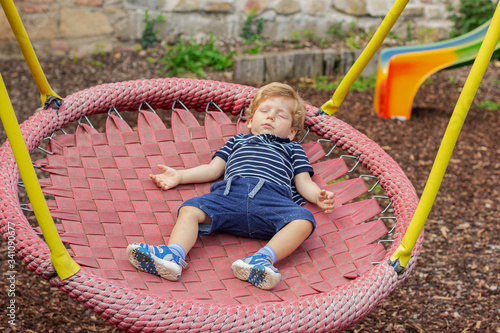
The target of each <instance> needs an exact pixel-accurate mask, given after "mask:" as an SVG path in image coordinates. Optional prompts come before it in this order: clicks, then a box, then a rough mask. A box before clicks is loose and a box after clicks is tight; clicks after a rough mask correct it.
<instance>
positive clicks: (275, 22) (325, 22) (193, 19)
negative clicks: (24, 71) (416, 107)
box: [0, 0, 460, 58]
mask: <svg viewBox="0 0 500 333" xmlns="http://www.w3.org/2000/svg"><path fill="white" fill-rule="evenodd" d="M393 1H394V0H347V1H346V0H14V3H15V5H16V7H17V9H18V11H19V13H20V15H21V19H22V21H23V22H24V25H25V27H26V30H27V32H28V35H29V36H30V39H31V41H32V43H33V46H34V48H35V51H36V52H37V54H38V56H39V57H46V56H76V57H83V56H85V55H88V54H91V53H95V52H101V51H105V52H109V51H113V50H116V49H119V48H123V47H133V46H134V44H137V43H138V40H139V38H140V36H141V34H142V31H143V29H144V12H145V11H146V10H148V11H149V13H150V16H151V17H152V18H155V17H157V16H158V15H163V16H164V17H165V18H166V20H165V22H161V23H159V24H157V27H158V29H159V33H158V37H160V38H161V39H162V40H165V41H175V40H176V39H178V38H182V37H184V36H195V37H196V36H200V35H203V34H207V33H213V34H214V35H215V36H217V37H219V38H221V39H227V38H233V39H234V38H238V37H239V35H240V33H241V31H242V27H243V24H244V22H245V19H246V18H247V16H248V13H249V12H250V10H251V9H252V8H254V9H255V10H256V13H257V18H263V19H264V29H263V32H262V34H261V35H262V36H263V37H266V38H271V39H276V40H282V39H289V38H291V37H292V36H293V35H294V34H295V35H296V34H297V32H299V33H300V32H304V31H314V32H315V34H316V36H318V37H322V36H325V34H326V32H327V31H328V29H329V28H330V27H331V26H332V25H333V24H335V23H338V22H341V21H343V22H344V27H347V26H349V24H355V25H357V26H358V27H359V28H362V29H365V30H368V29H369V28H372V27H378V25H379V24H380V22H381V21H382V19H383V17H384V16H385V14H386V13H387V12H388V10H389V8H390V7H391V6H392V3H393ZM459 3H460V1H459V0H410V2H409V4H408V5H407V7H406V9H405V10H404V12H403V14H402V17H401V18H400V19H399V20H398V22H397V24H396V26H395V28H394V29H393V31H394V32H395V33H396V34H399V35H400V36H406V34H407V29H408V27H410V28H411V29H412V30H413V31H414V33H416V32H418V31H419V29H420V30H421V29H426V30H427V31H431V34H432V39H433V40H437V39H442V38H446V37H447V36H448V34H449V31H450V28H451V27H452V22H451V21H450V20H449V17H450V15H451V14H452V12H449V11H447V10H446V7H447V6H451V7H452V8H457V6H458V4H459ZM17 56H19V50H18V48H17V44H16V42H15V39H14V36H13V34H12V32H11V31H10V26H9V24H8V22H7V19H6V17H5V15H4V13H3V12H1V13H0V58H8V57H17Z"/></svg>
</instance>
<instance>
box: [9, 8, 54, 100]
mask: <svg viewBox="0 0 500 333" xmlns="http://www.w3.org/2000/svg"><path fill="white" fill-rule="evenodd" d="M0 4H1V5H2V8H3V10H4V12H5V15H6V16H7V20H8V21H9V24H10V27H11V29H12V31H13V32H14V35H15V36H16V40H17V44H18V45H19V48H20V49H21V52H22V53H23V56H24V59H25V61H26V63H27V64H28V67H29V69H30V72H31V75H33V79H34V80H35V83H36V85H37V86H38V90H40V97H41V99H42V105H45V102H46V100H47V96H53V97H56V98H58V99H60V100H62V98H61V97H59V96H58V95H57V94H56V93H55V92H54V91H53V90H52V88H51V87H50V85H49V82H48V81H47V78H46V77H45V74H44V73H43V70H42V67H41V66H40V62H39V61H38V58H37V56H36V54H35V51H34V50H33V46H32V45H31V42H30V39H29V37H28V34H27V33H26V29H25V28H24V25H23V23H22V21H21V18H20V17H19V13H18V12H17V9H16V6H15V5H14V2H13V1H12V0H0Z"/></svg>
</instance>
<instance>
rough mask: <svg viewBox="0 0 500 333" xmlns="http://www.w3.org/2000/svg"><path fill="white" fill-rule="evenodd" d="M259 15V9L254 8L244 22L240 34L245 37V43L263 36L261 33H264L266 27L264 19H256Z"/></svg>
mask: <svg viewBox="0 0 500 333" xmlns="http://www.w3.org/2000/svg"><path fill="white" fill-rule="evenodd" d="M256 15H257V11H256V10H255V9H252V10H251V11H250V12H249V13H248V15H247V18H246V20H245V23H243V28H242V31H241V34H240V37H241V38H243V41H244V42H245V43H250V42H253V41H255V40H259V39H261V38H262V36H261V35H260V34H261V33H262V29H263V28H264V19H262V18H261V19H258V20H256V19H255V16H256Z"/></svg>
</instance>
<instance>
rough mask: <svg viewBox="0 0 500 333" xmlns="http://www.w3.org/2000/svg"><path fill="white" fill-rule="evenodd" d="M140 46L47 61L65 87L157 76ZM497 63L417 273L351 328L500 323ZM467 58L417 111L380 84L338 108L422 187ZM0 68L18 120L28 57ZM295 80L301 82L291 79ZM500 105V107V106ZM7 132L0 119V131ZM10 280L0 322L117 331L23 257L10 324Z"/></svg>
mask: <svg viewBox="0 0 500 333" xmlns="http://www.w3.org/2000/svg"><path fill="white" fill-rule="evenodd" d="M145 58H146V57H145V56H143V55H140V54H138V53H137V52H129V53H116V54H107V55H101V56H97V55H96V56H94V57H92V58H89V59H80V60H79V61H78V62H76V63H75V62H73V61H71V60H66V61H64V62H63V61H61V60H51V61H48V60H46V61H42V67H43V68H44V70H45V72H46V75H47V78H48V81H49V82H50V83H51V85H52V88H53V89H54V90H55V91H56V92H58V94H59V95H61V96H67V95H69V94H71V93H73V92H76V91H79V90H82V89H84V88H87V87H92V86H95V85H97V84H101V83H107V82H118V81H123V80H131V79H143V78H154V77H160V76H161V75H160V74H158V69H159V66H158V65H155V64H153V63H150V62H148V61H146V59H145ZM499 66H500V65H498V64H497V66H495V65H494V64H493V63H491V64H490V65H489V68H488V71H487V73H486V75H485V77H484V79H483V83H482V84H481V87H480V88H479V91H478V94H477V96H476V98H475V99H474V103H473V106H472V108H471V110H470V113H469V116H468V118H467V120H466V123H465V125H464V128H463V131H462V133H461V135H460V137H459V141H458V144H457V147H456V149H455V152H454V153H453V156H452V158H451V161H450V164H449V167H448V171H447V174H446V175H445V177H444V181H443V184H442V186H441V189H440V192H439V194H438V197H437V200H436V202H435V204H434V207H433V210H432V212H431V214H430V216H429V219H428V221H427V224H426V228H425V242H424V244H423V248H422V250H421V253H420V256H419V259H418V262H417V266H416V268H415V269H414V270H413V272H412V274H411V276H410V277H409V278H408V279H407V280H406V281H405V282H404V283H403V284H402V285H400V286H399V288H398V289H396V290H395V291H394V292H392V294H391V295H390V296H389V297H388V298H386V299H385V300H384V301H383V302H382V303H381V304H380V305H379V306H378V307H376V308H375V309H374V310H373V311H372V312H371V313H370V314H369V315H368V316H367V317H366V318H365V319H363V320H362V321H361V322H360V323H358V324H357V325H355V326H353V327H351V328H350V329H348V330H347V331H348V332H493V333H500V324H499V323H500V308H499V306H498V304H500V286H499V281H500V262H499V260H498V257H499V255H500V224H499V215H500V214H499V207H500V187H499V184H500V134H499V131H498V129H499V126H500V110H498V109H497V110H489V109H486V108H480V107H478V106H477V104H478V103H480V102H481V101H484V100H491V101H493V102H495V103H497V104H498V103H500V99H499V98H500V97H499V96H500V83H499V81H498V79H499V78H500V67H499ZM469 69H470V66H468V67H461V68H456V69H452V70H446V71H442V72H439V73H436V74H434V75H433V76H432V77H431V80H428V81H427V83H426V84H425V85H423V86H422V87H421V88H420V90H419V92H418V94H417V96H416V98H415V101H414V104H413V112H412V118H411V120H409V121H405V122H401V121H396V120H384V119H380V118H378V117H377V116H376V115H375V114H374V113H373V107H372V104H373V90H368V91H366V92H357V91H351V92H349V94H348V95H347V97H346V100H345V101H344V103H343V105H342V107H341V109H340V110H339V112H338V113H337V117H339V118H340V119H342V120H344V121H346V122H347V123H349V124H351V125H353V126H354V127H356V128H357V129H358V130H360V131H361V132H363V133H365V134H366V135H368V137H370V138H372V139H373V140H374V141H375V142H377V143H378V144H379V145H380V146H381V147H383V148H384V149H385V150H386V151H387V152H388V154H389V155H391V156H392V157H393V158H394V159H395V160H396V161H397V162H398V163H399V165H400V166H401V167H402V169H403V170H404V172H405V173H406V174H407V176H408V177H409V179H410V180H411V181H412V183H413V184H414V186H415V188H416V190H417V193H418V195H419V196H420V195H421V194H422V191H423V188H424V185H425V182H426V180H427V176H428V175H429V172H430V170H431V167H432V163H433V161H434V157H435V155H436V152H437V149H438V146H439V144H440V142H441V138H442V135H443V133H444V130H445V128H446V126H447V124H448V120H449V118H450V116H451V113H452V111H453V109H454V106H455V102H456V101H457V99H458V96H459V93H460V90H461V87H462V86H463V84H464V82H465V79H466V76H467V74H468V71H469ZM0 73H1V74H2V76H3V79H4V81H5V83H6V85H7V89H8V92H9V95H10V98H11V100H12V102H13V105H14V109H15V110H16V112H17V114H18V117H19V118H20V120H24V119H26V118H27V117H28V116H29V115H31V114H32V113H33V112H34V111H35V110H36V108H37V107H38V106H39V103H40V99H39V95H38V91H37V88H36V86H35V85H34V83H32V82H33V81H32V78H31V76H30V74H29V72H28V70H27V66H26V64H25V63H24V61H22V60H13V61H2V62H0ZM209 78H210V79H216V80H230V79H228V75H227V73H210V74H209ZM289 83H290V84H292V85H293V86H295V87H297V86H298V84H299V82H298V81H295V82H289ZM306 83H308V85H309V86H310V87H308V88H300V89H299V90H300V92H301V94H302V95H303V97H304V98H305V99H306V100H308V101H309V102H310V104H312V105H316V106H320V105H321V104H323V102H325V101H326V100H328V99H329V98H330V97H331V94H332V93H333V92H332V91H319V90H317V89H315V88H313V86H314V81H313V80H306ZM497 108H498V107H497ZM4 139H5V132H4V131H3V127H2V126H0V141H2V142H3V141H4ZM6 258H7V247H6V243H5V242H4V241H3V239H2V240H1V241H0V272H2V273H4V272H5V271H7V268H6V263H5V261H6V260H5V259H6ZM7 290H8V281H7V280H6V278H5V276H4V275H3V274H2V277H1V278H0V295H1V297H0V331H2V332H5V333H8V332H37V333H38V332H40V333H41V332H119V330H118V329H116V328H115V327H113V326H111V325H109V324H108V323H107V322H105V321H104V320H103V319H101V318H100V317H99V316H98V315H96V314H94V313H93V312H92V311H91V310H88V309H86V308H85V307H84V306H83V305H82V304H80V303H78V302H76V301H74V300H72V299H69V297H68V296H66V294H64V293H62V292H60V291H59V290H58V289H56V288H54V287H52V286H50V284H49V283H48V282H46V281H45V280H43V279H42V278H40V277H38V276H36V275H35V274H34V273H31V272H29V271H28V270H27V269H26V267H25V266H24V265H23V264H22V263H21V261H20V260H18V263H17V275H16V298H15V300H16V306H17V309H16V326H11V325H9V324H8V317H6V312H7V303H6V302H7V300H8V299H9V298H8V296H7Z"/></svg>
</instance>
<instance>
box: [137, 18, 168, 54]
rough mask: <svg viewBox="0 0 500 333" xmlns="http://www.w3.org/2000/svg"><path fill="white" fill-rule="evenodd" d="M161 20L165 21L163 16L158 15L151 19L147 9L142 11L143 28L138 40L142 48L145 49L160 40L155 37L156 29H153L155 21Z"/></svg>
mask: <svg viewBox="0 0 500 333" xmlns="http://www.w3.org/2000/svg"><path fill="white" fill-rule="evenodd" d="M163 21H165V17H164V16H162V15H158V16H157V17H156V18H154V19H151V18H150V16H149V12H148V11H147V10H146V12H144V30H143V31H142V36H141V39H140V40H139V42H140V43H141V46H142V48H144V49H147V48H148V47H150V46H153V45H154V44H155V43H158V42H159V41H160V40H159V39H158V37H157V35H158V29H155V25H156V23H159V22H163Z"/></svg>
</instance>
